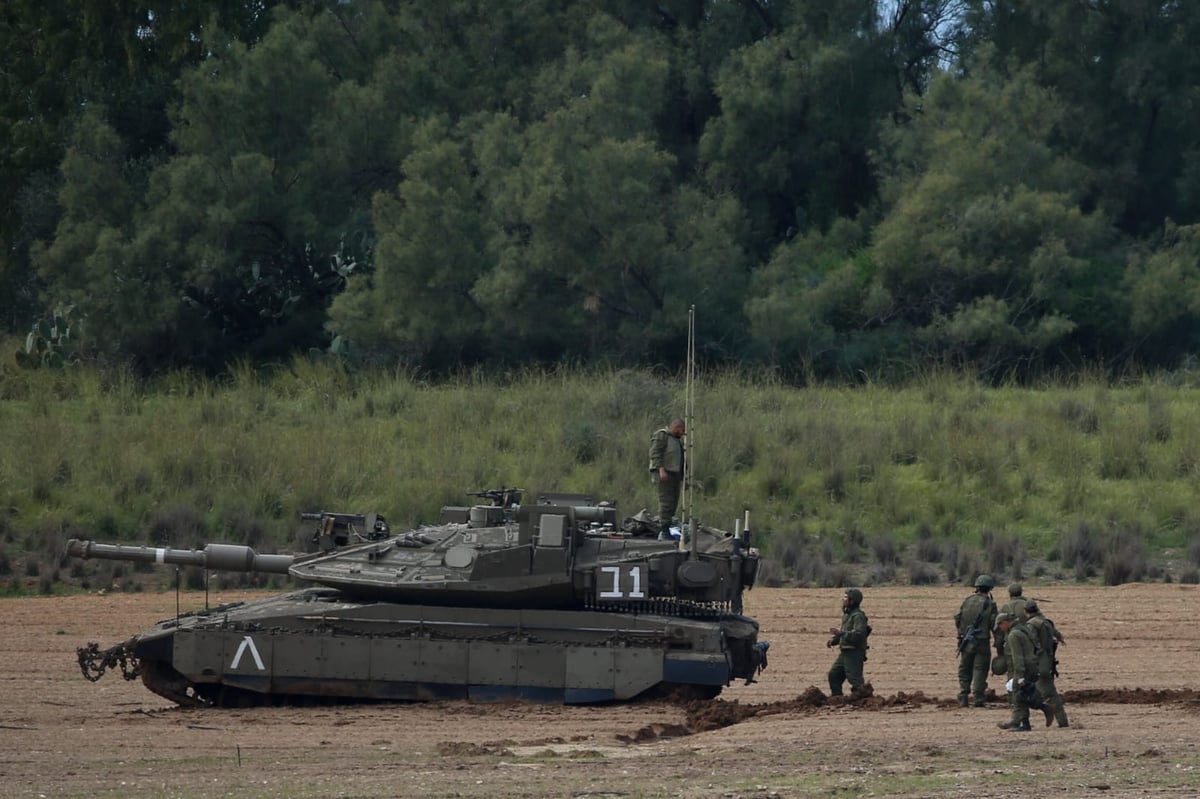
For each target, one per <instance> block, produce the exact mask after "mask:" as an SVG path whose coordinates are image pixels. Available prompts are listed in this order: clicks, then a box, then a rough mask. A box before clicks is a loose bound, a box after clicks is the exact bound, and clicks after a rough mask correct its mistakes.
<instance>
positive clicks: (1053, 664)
mask: <svg viewBox="0 0 1200 799" xmlns="http://www.w3.org/2000/svg"><path fill="white" fill-rule="evenodd" d="M1023 612H1024V614H1025V625H1026V626H1027V627H1028V628H1029V631H1030V633H1031V634H1032V636H1033V640H1034V643H1035V644H1037V647H1038V675H1037V691H1038V694H1039V695H1040V696H1041V697H1042V701H1043V702H1045V703H1046V704H1047V705H1048V706H1049V707H1050V708H1051V709H1052V710H1053V711H1054V718H1055V720H1057V721H1058V726H1060V727H1069V726H1070V725H1069V724H1068V723H1067V710H1066V708H1065V707H1064V706H1063V700H1062V697H1061V696H1059V693H1058V689H1057V688H1056V687H1055V685H1054V678H1055V677H1057V676H1058V646H1059V644H1063V645H1064V646H1065V645H1066V643H1067V641H1066V639H1065V638H1063V634H1062V633H1060V632H1059V631H1058V629H1057V628H1056V627H1055V626H1054V622H1052V621H1050V620H1049V619H1047V618H1046V617H1045V616H1043V615H1042V611H1041V608H1039V607H1038V603H1037V602H1036V601H1034V600H1032V599H1031V600H1029V601H1028V602H1026V603H1025V608H1024V611H1023ZM1046 726H1047V727H1049V726H1050V715H1049V714H1047V715H1046Z"/></svg>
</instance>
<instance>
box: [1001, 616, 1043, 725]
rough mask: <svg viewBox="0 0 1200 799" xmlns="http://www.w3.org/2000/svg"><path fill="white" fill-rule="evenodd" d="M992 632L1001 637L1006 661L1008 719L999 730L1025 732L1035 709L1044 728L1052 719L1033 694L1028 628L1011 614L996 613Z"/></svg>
mask: <svg viewBox="0 0 1200 799" xmlns="http://www.w3.org/2000/svg"><path fill="white" fill-rule="evenodd" d="M995 629H996V632H998V633H1000V634H1001V635H1003V636H1004V639H1005V640H1004V651H1005V653H1006V657H1007V658H1008V682H1006V683H1005V684H1004V687H1005V688H1006V689H1008V693H1009V696H1010V697H1011V700H1012V701H1011V702H1010V703H1009V704H1010V706H1011V708H1012V715H1011V717H1010V718H1009V720H1008V721H1002V722H1000V725H999V726H1000V729H1002V730H1008V731H1010V732H1029V730H1030V729H1031V727H1030V725H1029V709H1030V708H1031V707H1033V708H1037V709H1039V710H1041V711H1042V713H1044V714H1045V715H1046V726H1049V725H1050V720H1051V719H1052V718H1053V717H1054V715H1053V713H1052V712H1051V710H1050V708H1049V706H1047V705H1046V704H1044V703H1043V702H1042V701H1041V700H1040V699H1039V698H1038V694H1037V689H1036V688H1035V687H1034V683H1035V682H1036V681H1037V674H1038V661H1037V647H1036V646H1035V644H1034V641H1033V636H1032V634H1031V633H1030V630H1029V628H1028V627H1026V626H1025V623H1024V622H1023V621H1022V620H1021V619H1020V617H1017V616H1013V614H1011V613H1000V614H997V616H996V625H995Z"/></svg>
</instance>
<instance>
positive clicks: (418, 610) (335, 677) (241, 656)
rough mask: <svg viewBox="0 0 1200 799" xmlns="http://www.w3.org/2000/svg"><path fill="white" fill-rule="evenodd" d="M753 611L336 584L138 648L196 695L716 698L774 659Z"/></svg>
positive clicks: (168, 689)
mask: <svg viewBox="0 0 1200 799" xmlns="http://www.w3.org/2000/svg"><path fill="white" fill-rule="evenodd" d="M757 631H758V625H757V623H755V622H754V621H753V620H751V619H749V618H746V617H744V616H737V615H733V614H714V615H713V616H711V617H707V618H685V617H678V616H672V615H657V614H653V613H616V612H608V611H593V610H546V609H505V608H483V607H443V606H430V605H403V604H396V603H392V602H373V601H364V600H362V599H361V598H357V597H350V596H348V595H345V594H343V593H341V592H338V591H336V590H333V589H328V588H314V589H307V590H302V591H296V592H293V593H289V594H284V595H281V596H278V597H272V598H269V599H263V600H257V601H254V602H248V603H238V604H236V605H230V606H222V607H220V608H217V609H215V610H211V611H204V612H200V613H195V614H189V615H184V616H181V617H179V618H177V619H168V620H166V621H163V622H160V623H159V624H158V625H156V626H155V627H153V628H151V629H150V630H147V631H146V632H144V633H142V634H141V635H139V636H136V637H135V638H134V639H132V640H131V641H130V642H128V646H129V648H130V649H131V652H132V654H133V656H134V657H135V658H136V659H137V661H138V664H139V670H140V672H141V676H142V679H143V681H144V682H145V684H146V686H147V687H148V688H150V689H151V690H152V691H155V692H156V693H159V694H161V695H162V696H165V697H167V698H169V699H171V700H172V701H175V702H178V703H180V704H185V705H221V706H225V705H235V706H236V705H246V704H258V703H263V702H271V701H287V700H295V699H300V698H304V697H312V698H331V699H343V700H392V701H395V700H412V701H426V700H432V699H444V698H452V699H468V700H472V701H478V702H490V701H514V700H517V701H529V702H549V703H567V704H589V703H601V702H614V701H624V700H629V699H633V698H636V697H638V696H642V695H645V694H647V693H652V692H657V691H661V690H663V689H672V690H675V689H682V690H683V691H684V692H685V695H691V696H715V695H716V694H717V693H719V692H720V690H721V689H722V688H723V687H724V686H725V685H727V684H729V683H730V682H731V681H733V680H734V679H737V678H744V679H747V680H751V679H752V678H753V677H754V675H755V674H756V673H757V671H758V670H759V669H760V668H761V667H762V665H764V663H765V658H762V660H763V662H759V661H760V656H761V655H762V654H763V652H764V651H765V650H761V649H760V648H759V647H760V646H761V645H757V644H756V637H757Z"/></svg>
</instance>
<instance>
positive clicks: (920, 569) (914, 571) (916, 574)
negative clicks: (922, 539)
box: [908, 563, 941, 585]
mask: <svg viewBox="0 0 1200 799" xmlns="http://www.w3.org/2000/svg"><path fill="white" fill-rule="evenodd" d="M940 579H941V577H940V576H939V575H938V570H937V569H935V568H934V567H933V566H930V565H929V564H928V563H918V564H916V565H914V566H913V567H912V568H911V569H909V572H908V582H909V585H934V584H936V583H937V582H938V581H939V580H940Z"/></svg>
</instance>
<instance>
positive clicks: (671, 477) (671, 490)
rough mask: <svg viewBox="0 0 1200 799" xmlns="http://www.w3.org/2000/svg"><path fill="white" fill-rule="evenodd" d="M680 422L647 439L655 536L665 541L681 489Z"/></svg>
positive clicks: (681, 432) (675, 422)
mask: <svg viewBox="0 0 1200 799" xmlns="http://www.w3.org/2000/svg"><path fill="white" fill-rule="evenodd" d="M683 434H684V424H683V420H682V419H672V420H671V423H670V424H669V425H667V426H666V427H663V428H660V429H658V430H656V431H654V435H652V436H651V437H650V477H651V479H652V480H653V481H654V485H655V486H656V488H657V490H658V523H659V530H658V537H659V539H660V540H664V539H666V538H669V537H670V534H671V519H672V517H674V515H675V509H676V508H678V507H679V490H680V488H681V487H682V486H683V441H682V438H683Z"/></svg>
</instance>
